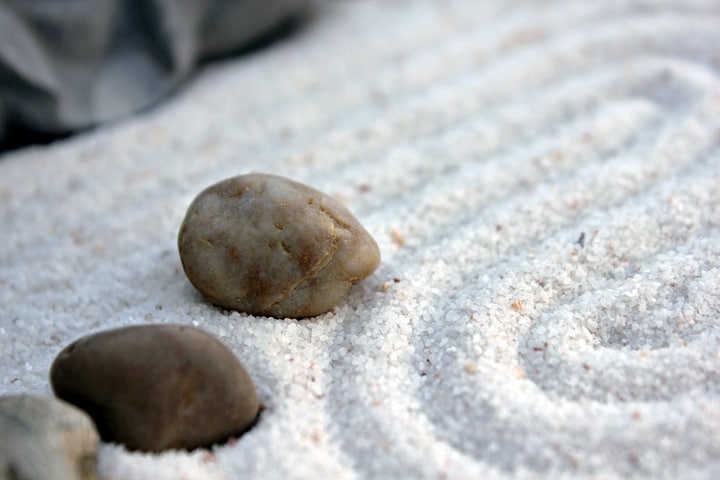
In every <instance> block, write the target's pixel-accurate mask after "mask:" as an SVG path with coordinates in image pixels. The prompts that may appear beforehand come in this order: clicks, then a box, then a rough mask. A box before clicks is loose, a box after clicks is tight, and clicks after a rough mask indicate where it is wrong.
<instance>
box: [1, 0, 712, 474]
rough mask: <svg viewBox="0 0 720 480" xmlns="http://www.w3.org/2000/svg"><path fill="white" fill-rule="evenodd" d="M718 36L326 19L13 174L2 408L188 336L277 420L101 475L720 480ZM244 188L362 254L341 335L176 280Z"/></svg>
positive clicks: (412, 13) (529, 22)
mask: <svg viewBox="0 0 720 480" xmlns="http://www.w3.org/2000/svg"><path fill="white" fill-rule="evenodd" d="M718 25H720V3H718V2H717V1H714V0H697V1H687V0H684V1H654V2H650V1H647V2H641V1H638V2H633V1H607V2H606V1H603V2H599V1H598V2H585V1H557V2H523V1H516V2H506V1H501V0H496V1H490V2H476V1H474V0H466V1H453V2H440V1H437V2H429V1H409V0H397V1H380V0H377V1H345V2H336V3H335V4H334V6H331V7H329V8H327V9H326V10H325V11H323V12H322V13H321V14H320V15H319V16H318V18H317V19H316V20H315V21H314V22H312V23H311V24H310V25H308V28H306V29H305V30H303V31H302V32H300V34H299V35H298V36H296V37H295V38H293V39H291V40H288V41H285V42H282V43H279V44H277V45H274V46H273V47H272V48H269V49H266V50H263V51H260V52H257V53H255V54H252V55H251V56H247V57H244V58H241V59H238V60H232V61H226V62H224V63H220V64H215V65H214V66H212V67H210V68H208V69H206V70H205V71H204V72H203V73H201V74H200V75H199V76H198V77H196V78H195V79H194V80H193V81H192V82H191V83H190V84H189V86H188V87H187V88H186V89H184V90H183V91H181V92H179V93H178V95H177V96H176V97H175V98H173V99H171V100H170V101H169V102H167V103H166V104H164V105H163V106H162V107H160V108H159V109H157V110H155V111H153V112H150V113H147V114H145V115H142V116H139V117H137V118H134V119H128V120H126V121H123V122H121V123H119V124H116V125H113V126H109V127H107V128H104V129H101V130H99V131H97V132H93V133H88V134H85V135H82V136H80V137H76V138H74V139H71V140H68V141H64V142H60V143H57V144H54V145H50V146H45V147H36V148H30V149H27V150H24V151H20V152H15V153H12V154H8V155H6V156H4V157H3V158H2V159H0V202H2V203H1V208H0V224H1V225H2V230H3V232H2V236H1V237H0V238H1V239H2V240H0V242H1V243H0V245H1V248H0V362H1V365H2V369H1V370H0V394H8V393H19V392H32V393H37V394H41V395H51V390H50V387H49V384H48V378H47V373H48V369H49V366H50V364H51V362H52V360H53V358H54V356H55V355H56V354H57V353H58V351H59V350H60V349H61V348H62V347H63V346H64V345H66V344H67V343H69V342H71V341H72V340H74V339H75V338H77V337H79V336H82V335H85V334H88V333H91V332H95V331H99V330H103V329H107V328H111V327H118V326H123V325H131V324H142V323H154V322H159V323H164V322H172V323H184V324H191V325H195V326H198V327H200V328H203V329H205V330H207V331H208V332H211V333H213V334H215V335H217V336H218V337H219V338H221V339H222V340H223V341H224V342H225V343H226V344H227V345H228V346H229V347H230V348H231V349H232V350H233V351H234V352H235V353H236V354H237V355H238V357H239V358H240V359H241V360H242V361H243V363H244V364H245V365H246V367H247V368H248V370H249V372H250V374H251V375H252V377H253V378H254V380H255V382H256V385H257V388H258V391H259V394H260V397H261V399H262V401H263V402H264V403H265V405H266V406H267V410H266V411H265V413H264V414H263V416H262V419H261V421H260V423H259V424H258V425H257V426H256V428H255V429H253V430H252V431H251V432H249V433H248V434H246V435H245V436H243V437H242V438H240V439H239V440H238V441H237V442H235V443H232V444H229V445H223V446H219V447H217V448H215V449H214V450H213V454H212V455H211V454H209V453H208V452H207V451H196V452H191V453H186V452H168V453H165V454H162V455H144V454H137V453H128V452H127V451H125V450H124V449H123V448H121V447H119V446H116V445H109V444H106V445H104V446H103V447H102V450H101V458H100V467H101V468H100V469H101V473H102V477H103V478H105V479H140V480H143V479H148V480H150V479H152V480H158V479H182V478H184V479H201V480H202V479H228V480H232V479H240V478H242V479H271V478H296V479H315V478H357V479H361V478H428V479H445V478H447V479H479V478H489V479H492V478H548V479H557V478H603V479H607V478H630V477H634V478H683V479H690V478H706V479H711V478H718V477H720V149H719V148H718V147H719V146H720V28H719V27H718ZM250 171H262V172H270V173H277V174H281V175H284V176H288V177H291V178H293V179H295V180H298V181H301V182H305V183H307V184H309V185H312V186H313V187H316V188H318V189H320V190H323V191H325V192H327V193H330V194H333V195H336V196H337V197H339V198H341V199H342V200H343V201H344V202H345V204H346V205H347V206H348V208H349V209H350V210H351V211H353V212H354V213H355V214H356V216H357V217H358V218H359V220H360V221H361V222H362V223H363V224H364V225H365V227H366V228H367V229H368V231H369V232H370V233H371V234H372V235H373V236H374V237H375V238H376V239H377V241H378V244H379V245H380V248H381V251H382V255H383V261H382V264H381V266H380V268H379V269H378V270H377V271H376V272H375V274H373V275H372V276H371V277H369V278H368V279H366V280H365V281H364V282H362V283H361V284H359V285H357V286H356V287H355V288H354V289H353V290H352V291H351V294H350V295H349V297H348V298H347V299H346V301H345V302H343V303H342V304H341V305H339V306H338V307H337V308H336V309H335V310H334V311H332V312H331V313H328V314H325V315H322V316H320V317H317V318H314V319H309V320H302V321H295V320H277V319H271V318H254V317H251V316H248V315H245V314H240V313H230V312H227V311H223V310H221V309H218V308H215V307H213V306H212V305H210V304H209V303H207V302H206V301H204V300H203V299H202V297H201V296H200V295H199V294H198V293H197V292H196V291H195V290H194V289H193V288H192V287H191V286H190V284H189V283H188V281H187V280H186V278H185V276H184V274H183V273H182V271H181V268H180V263H179V259H178V255H177V248H176V243H175V242H176V234H177V230H178V227H179V225H180V222H181V220H182V217H183V215H184V212H185V209H186V207H187V205H188V204H189V202H190V200H191V199H192V198H193V197H194V196H195V194H197V193H198V192H199V191H200V190H201V189H202V188H204V187H205V186H207V185H209V184H211V183H214V182H215V181H217V180H220V179H222V178H224V177H227V176H231V175H234V174H238V173H246V172H250ZM581 235H583V239H584V242H582V243H583V245H581V244H580V242H578V240H579V239H580V237H581ZM395 279H397V281H396V280H395Z"/></svg>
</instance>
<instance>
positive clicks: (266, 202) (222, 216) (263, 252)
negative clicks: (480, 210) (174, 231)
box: [178, 174, 380, 318]
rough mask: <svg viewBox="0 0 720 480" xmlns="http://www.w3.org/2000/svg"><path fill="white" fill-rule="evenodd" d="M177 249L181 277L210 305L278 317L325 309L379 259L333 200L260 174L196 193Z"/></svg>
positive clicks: (356, 224)
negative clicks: (198, 291) (211, 303)
mask: <svg viewBox="0 0 720 480" xmlns="http://www.w3.org/2000/svg"><path fill="white" fill-rule="evenodd" d="M178 248H179V251H180V259H181V261H182V265H183V268H184V270H185V273H186V274H187V277H188V279H189V280H190V282H191V283H192V284H193V285H194V286H195V287H196V288H197V289H198V290H200V292H202V293H203V294H204V295H206V296H207V297H208V298H209V299H210V300H212V301H213V302H214V303H216V304H217V305H220V306H223V307H226V308H230V309H234V310H239V311H242V312H247V313H251V314H255V315H267V316H273V317H280V318H282V317H295V318H302V317H310V316H314V315H318V314H321V313H324V312H327V311H328V310H330V309H332V308H333V307H334V306H335V305H337V304H338V303H339V302H340V301H342V299H343V298H344V297H345V296H346V295H347V293H348V291H349V290H350V287H351V286H352V285H353V284H354V283H356V282H358V281H360V280H362V279H363V278H365V277H367V276H368V275H370V274H371V273H372V272H373V271H374V270H375V269H376V268H377V266H378V265H379V263H380V251H379V249H378V246H377V244H376V243H375V241H374V240H373V238H372V237H371V236H370V234H369V233H368V232H367V231H366V230H365V229H364V228H363V227H362V225H360V223H359V222H358V221H357V219H355V217H353V215H352V214H351V213H350V212H349V211H348V210H347V209H346V208H345V207H344V206H343V205H341V204H340V203H339V202H338V201H336V200H335V199H333V198H331V197H329V196H328V195H325V194H324V193H321V192H319V191H317V190H315V189H313V188H310V187H307V186H305V185H302V184H300V183H297V182H294V181H292V180H288V179H286V178H283V177H279V176H276V175H266V174H249V175H240V176H237V177H232V178H229V179H227V180H223V181H221V182H219V183H217V184H215V185H213V186H211V187H209V188H207V189H205V190H204V191H203V192H201V193H200V194H199V195H198V196H197V198H195V200H194V201H193V202H192V204H191V205H190V207H189V208H188V211H187V214H186V216H185V220H184V221H183V223H182V226H181V228H180V233H179V235H178Z"/></svg>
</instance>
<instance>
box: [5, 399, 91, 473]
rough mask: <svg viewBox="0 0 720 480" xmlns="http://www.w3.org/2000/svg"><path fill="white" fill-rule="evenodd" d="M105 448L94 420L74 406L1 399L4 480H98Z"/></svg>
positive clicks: (47, 400) (46, 401) (38, 401)
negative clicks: (99, 458) (101, 449)
mask: <svg viewBox="0 0 720 480" xmlns="http://www.w3.org/2000/svg"><path fill="white" fill-rule="evenodd" d="M99 443H100V439H99V437H98V433H97V431H96V430H95V426H94V425H93V422H92V420H91V419H90V417H88V416H87V415H86V414H85V413H84V412H82V411H81V410H78V409H77V408H75V407H73V406H72V405H68V404H67V403H65V402H62V401H60V400H56V399H54V398H44V397H38V396H33V395H10V396H5V397H0V479H3V480H16V479H23V480H95V479H96V478H97V451H98V444H99Z"/></svg>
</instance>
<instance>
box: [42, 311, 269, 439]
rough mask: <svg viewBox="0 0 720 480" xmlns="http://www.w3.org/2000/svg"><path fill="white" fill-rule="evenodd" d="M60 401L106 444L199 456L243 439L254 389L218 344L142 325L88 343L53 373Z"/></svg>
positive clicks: (201, 335) (191, 332)
mask: <svg viewBox="0 0 720 480" xmlns="http://www.w3.org/2000/svg"><path fill="white" fill-rule="evenodd" d="M50 380H51V382H52V387H53V390H54V391H55V394H56V395H57V396H58V397H60V398H62V399H64V400H66V401H68V402H70V403H72V404H74V405H77V406H78V407H80V408H82V409H83V410H85V411H86V412H87V413H88V414H90V416H91V417H92V418H93V420H95V424H96V425H97V428H98V430H99V432H100V435H101V436H102V438H103V439H104V440H107V441H111V442H117V443H122V444H124V445H125V446H126V447H127V448H129V449H131V450H142V451H161V450H165V449H172V448H185V449H193V448H197V447H203V446H210V445H212V444H214V443H220V442H224V441H225V440H227V439H228V438H229V437H231V436H236V435H240V434H242V433H243V432H244V431H245V430H247V429H248V428H249V427H250V426H251V425H252V423H253V421H254V420H255V418H256V417H257V415H258V411H259V402H258V398H257V394H256V392H255V387H254V386H253V383H252V380H251V379H250V376H249V375H248V373H247V372H246V371H245V368H244V367H243V366H242V364H241V363H240V362H239V360H238V359H237V358H236V357H235V355H234V354H233V353H232V352H231V351H230V350H229V349H228V348H227V347H225V345H223V344H222V343H221V342H220V341H219V340H217V339H216V338H215V337H213V336H211V335H208V334H207V333H205V332H202V331H200V330H197V329H195V328H191V327H187V326H182V325H138V326H132V327H126V328H120V329H116V330H108V331H105V332H101V333H97V334H95V335H90V336H87V337H83V338H81V339H79V340H77V341H75V342H74V343H72V344H70V345H69V346H68V347H66V348H65V349H64V350H63V351H62V352H60V354H59V355H58V356H57V358H56V359H55V361H54V362H53V365H52V368H51V371H50Z"/></svg>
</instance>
